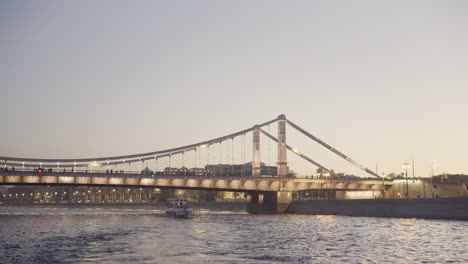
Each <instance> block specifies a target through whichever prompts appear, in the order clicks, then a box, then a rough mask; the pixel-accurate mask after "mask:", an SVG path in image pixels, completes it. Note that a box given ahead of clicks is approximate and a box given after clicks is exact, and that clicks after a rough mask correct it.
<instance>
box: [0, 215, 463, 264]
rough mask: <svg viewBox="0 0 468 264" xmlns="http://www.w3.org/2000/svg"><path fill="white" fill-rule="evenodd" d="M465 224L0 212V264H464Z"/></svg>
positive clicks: (341, 218) (335, 218)
mask: <svg viewBox="0 0 468 264" xmlns="http://www.w3.org/2000/svg"><path fill="white" fill-rule="evenodd" d="M467 234H468V222H462V221H442V220H421V219H389V218H366V217H345V216H311V215H249V214H246V213H243V212H223V211H202V212H200V211H199V212H197V215H196V216H195V217H194V218H192V219H174V218H169V217H166V216H165V215H164V213H163V211H162V210H158V209H151V208H150V209H148V208H143V209H128V208H114V209H108V208H87V209H80V208H20V207H0V263H468V236H467Z"/></svg>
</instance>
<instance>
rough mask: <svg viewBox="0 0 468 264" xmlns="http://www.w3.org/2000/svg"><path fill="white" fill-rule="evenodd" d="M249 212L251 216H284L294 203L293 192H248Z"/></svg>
mask: <svg viewBox="0 0 468 264" xmlns="http://www.w3.org/2000/svg"><path fill="white" fill-rule="evenodd" d="M247 196H248V197H249V203H248V204H247V212H248V213H250V214H282V213H285V212H286V211H287V209H288V207H289V205H290V204H291V201H292V192H286V191H280V192H248V193H247Z"/></svg>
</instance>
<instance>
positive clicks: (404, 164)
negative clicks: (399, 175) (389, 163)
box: [403, 162, 411, 199]
mask: <svg viewBox="0 0 468 264" xmlns="http://www.w3.org/2000/svg"><path fill="white" fill-rule="evenodd" d="M410 167H411V165H410V164H409V163H408V162H405V163H403V168H405V177H406V199H409V186H408V168H410Z"/></svg>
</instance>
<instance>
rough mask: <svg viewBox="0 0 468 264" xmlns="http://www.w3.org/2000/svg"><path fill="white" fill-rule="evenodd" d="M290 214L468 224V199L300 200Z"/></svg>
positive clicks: (291, 206) (295, 202) (288, 211)
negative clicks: (433, 220)
mask: <svg viewBox="0 0 468 264" xmlns="http://www.w3.org/2000/svg"><path fill="white" fill-rule="evenodd" d="M287 213H292V214H312V215H346V216H367V217H398V218H424V219H449V220H468V198H445V199H409V200H406V199H369V200H299V201H293V202H292V203H291V204H290V206H289V208H288V210H287Z"/></svg>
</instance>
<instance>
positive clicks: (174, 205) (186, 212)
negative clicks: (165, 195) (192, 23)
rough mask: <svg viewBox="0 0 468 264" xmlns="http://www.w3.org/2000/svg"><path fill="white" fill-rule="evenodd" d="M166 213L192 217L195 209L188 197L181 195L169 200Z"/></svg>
mask: <svg viewBox="0 0 468 264" xmlns="http://www.w3.org/2000/svg"><path fill="white" fill-rule="evenodd" d="M166 214H167V215H169V216H174V217H191V216H193V209H192V208H191V206H190V203H189V201H188V199H187V198H185V197H182V196H179V197H177V198H170V199H168V200H167V204H166Z"/></svg>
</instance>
